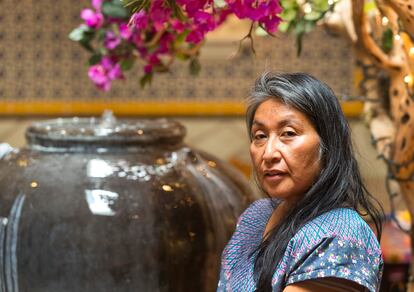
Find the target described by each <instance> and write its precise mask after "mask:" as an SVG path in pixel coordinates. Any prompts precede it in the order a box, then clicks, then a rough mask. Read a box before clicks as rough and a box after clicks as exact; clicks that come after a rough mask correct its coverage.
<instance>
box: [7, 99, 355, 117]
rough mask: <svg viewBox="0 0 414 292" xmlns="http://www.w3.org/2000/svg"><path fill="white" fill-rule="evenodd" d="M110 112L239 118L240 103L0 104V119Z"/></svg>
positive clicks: (351, 107)
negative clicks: (108, 110) (5, 117)
mask: <svg viewBox="0 0 414 292" xmlns="http://www.w3.org/2000/svg"><path fill="white" fill-rule="evenodd" d="M362 108H363V103H362V102H359V101H348V102H344V103H342V109H343V111H344V113H345V115H346V116H347V117H357V116H360V115H361V113H362ZM105 109H110V110H112V111H113V112H114V114H115V115H117V116H142V115H143V116H241V115H244V111H245V105H244V103H243V102H182V101H173V100H172V101H168V102H151V101H140V102H131V101H128V102H122V101H120V100H118V101H29V102H19V101H10V102H4V101H3V102H0V116H33V115H38V116H75V115H79V116H86V115H100V114H101V113H102V112H103V111H104V110H105Z"/></svg>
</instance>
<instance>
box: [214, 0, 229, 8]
mask: <svg viewBox="0 0 414 292" xmlns="http://www.w3.org/2000/svg"><path fill="white" fill-rule="evenodd" d="M226 5H227V3H226V1H224V0H214V7H217V8H223V7H225V6H226Z"/></svg>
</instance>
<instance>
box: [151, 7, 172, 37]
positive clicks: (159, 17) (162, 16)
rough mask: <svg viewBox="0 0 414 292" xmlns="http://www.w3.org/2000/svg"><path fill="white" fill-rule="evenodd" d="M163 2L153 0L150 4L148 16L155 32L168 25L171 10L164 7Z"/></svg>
mask: <svg viewBox="0 0 414 292" xmlns="http://www.w3.org/2000/svg"><path fill="white" fill-rule="evenodd" d="M163 2H164V1H163V0H154V1H153V2H152V3H151V8H150V12H149V15H150V18H151V20H152V25H153V26H154V28H155V30H156V31H160V30H163V29H164V28H165V26H166V24H168V23H169V21H170V19H171V15H172V11H171V9H170V8H169V7H165V5H164V3H163Z"/></svg>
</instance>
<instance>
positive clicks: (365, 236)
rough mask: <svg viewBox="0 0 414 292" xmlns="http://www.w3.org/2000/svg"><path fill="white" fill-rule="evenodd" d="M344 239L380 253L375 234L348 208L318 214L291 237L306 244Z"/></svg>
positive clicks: (355, 212)
mask: <svg viewBox="0 0 414 292" xmlns="http://www.w3.org/2000/svg"><path fill="white" fill-rule="evenodd" d="M327 238H328V239H329V238H332V239H335V240H339V241H345V242H347V243H349V244H353V245H356V246H358V247H360V248H363V249H366V251H367V252H368V253H369V254H372V253H374V254H380V253H381V251H380V246H379V242H378V240H377V237H376V235H375V234H374V232H373V231H372V229H371V228H370V227H369V225H368V224H367V223H366V222H365V220H364V219H363V218H362V217H361V216H360V215H359V214H358V212H357V211H355V210H353V209H349V208H338V209H333V210H330V211H328V212H326V213H324V214H321V215H319V216H318V217H316V218H314V219H313V220H311V221H309V222H307V223H306V224H305V225H304V226H303V227H302V228H301V229H300V230H299V231H298V232H297V234H296V235H295V236H294V237H293V240H294V241H295V242H296V243H298V242H300V243H302V244H304V245H306V246H314V245H315V244H317V243H318V242H320V241H321V240H322V239H327Z"/></svg>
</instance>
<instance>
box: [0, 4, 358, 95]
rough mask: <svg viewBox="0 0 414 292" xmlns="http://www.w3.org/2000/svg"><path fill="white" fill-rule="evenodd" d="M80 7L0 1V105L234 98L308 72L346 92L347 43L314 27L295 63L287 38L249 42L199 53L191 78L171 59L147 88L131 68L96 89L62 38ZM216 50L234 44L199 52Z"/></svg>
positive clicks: (80, 57) (79, 55)
mask: <svg viewBox="0 0 414 292" xmlns="http://www.w3.org/2000/svg"><path fill="white" fill-rule="evenodd" d="M88 3H89V1H87V0H81V1H72V0H59V1H52V0H38V1H32V0H22V1H19V3H18V5H16V2H15V1H12V0H0V100H3V101H8V100H23V101H28V102H29V101H33V100H45V101H48V100H62V101H69V100H77V101H84V100H90V99H92V100H96V99H97V98H99V99H101V100H105V99H111V100H113V99H115V100H119V101H120V102H122V101H138V100H152V101H160V102H162V101H164V100H168V99H171V98H173V99H174V100H178V101H205V100H209V101H217V102H219V101H241V100H243V99H244V97H245V96H246V95H247V94H248V90H249V88H250V86H251V85H252V83H253V80H254V79H255V77H256V76H257V75H258V74H259V73H260V72H262V71H264V70H277V71H305V72H309V73H311V74H313V75H315V76H316V77H319V78H320V79H322V80H324V81H325V82H327V83H328V84H329V85H330V86H331V87H333V89H334V90H335V91H336V92H337V93H338V94H350V92H351V87H352V70H353V62H350V60H352V59H353V56H352V51H351V49H350V44H349V43H347V42H346V41H345V40H343V39H341V38H334V37H331V36H329V35H328V34H327V33H325V32H324V31H323V30H322V29H318V30H317V31H315V32H313V33H311V35H309V36H307V37H306V38H305V42H304V52H303V54H302V56H301V57H300V58H297V57H296V47H295V43H294V38H292V37H286V36H281V37H280V38H276V39H274V38H271V37H264V38H257V39H256V42H255V44H256V50H257V56H256V57H254V56H252V54H251V52H250V51H249V50H248V49H247V47H243V49H242V50H241V53H240V54H239V55H238V56H236V57H235V58H233V59H230V60H228V56H224V54H223V56H220V57H214V58H210V57H203V55H205V56H206V55H208V54H206V53H204V54H203V52H202V58H201V62H202V71H201V73H200V75H199V76H198V77H197V78H194V77H192V76H190V75H189V73H188V66H187V65H186V64H184V63H178V62H177V63H176V64H175V65H174V66H173V68H172V72H171V73H170V74H165V75H158V76H156V77H155V79H154V81H153V84H152V86H151V87H149V88H146V89H144V90H143V89H141V88H140V86H139V78H138V76H139V75H140V74H141V68H140V67H139V66H138V67H136V68H134V69H133V70H132V72H130V73H128V75H127V81H124V82H118V83H115V84H114V86H113V90H112V91H111V92H109V93H102V92H99V91H98V90H96V89H95V88H94V86H93V85H92V84H91V83H90V82H89V80H88V77H87V67H86V66H85V63H86V60H87V58H88V54H87V53H86V52H85V51H84V50H83V49H82V48H81V47H80V46H79V45H78V44H76V43H73V42H71V41H70V40H69V39H68V38H67V35H68V33H69V32H70V31H71V30H72V29H73V28H74V27H76V26H77V25H78V24H79V23H80V22H81V21H80V18H79V12H80V10H81V9H82V8H83V7H86V6H88ZM220 45H221V46H225V47H226V52H227V51H236V50H237V48H238V44H237V43H233V44H230V43H229V44H223V43H222V44H214V43H213V44H207V46H206V48H205V49H204V50H205V51H204V52H207V51H206V50H214V49H217V46H220ZM229 46H231V47H230V48H229ZM218 49H220V47H218ZM210 56H211V54H210ZM135 76H137V77H135Z"/></svg>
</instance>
